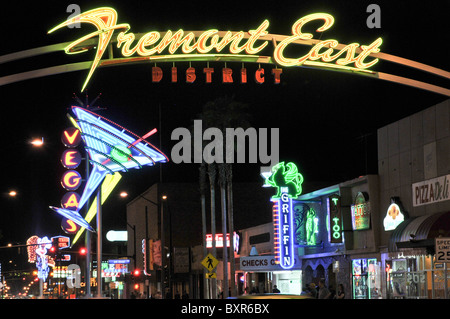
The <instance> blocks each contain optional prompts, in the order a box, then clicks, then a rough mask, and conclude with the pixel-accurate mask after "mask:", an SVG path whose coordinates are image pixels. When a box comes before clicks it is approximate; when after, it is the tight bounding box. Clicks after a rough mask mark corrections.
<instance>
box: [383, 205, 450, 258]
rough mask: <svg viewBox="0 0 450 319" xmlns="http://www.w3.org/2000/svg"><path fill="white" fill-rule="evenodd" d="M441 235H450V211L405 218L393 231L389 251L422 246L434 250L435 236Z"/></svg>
mask: <svg viewBox="0 0 450 319" xmlns="http://www.w3.org/2000/svg"><path fill="white" fill-rule="evenodd" d="M439 236H442V237H450V212H445V213H438V214H433V215H424V216H420V217H416V218H410V219H408V220H405V221H404V222H403V223H401V224H400V225H398V226H397V228H396V229H395V230H394V231H393V232H392V234H391V237H390V239H389V251H391V252H394V251H399V250H400V249H403V248H413V249H414V248H420V247H423V248H428V249H431V250H433V251H434V238H436V237H439ZM430 252H431V251H430Z"/></svg>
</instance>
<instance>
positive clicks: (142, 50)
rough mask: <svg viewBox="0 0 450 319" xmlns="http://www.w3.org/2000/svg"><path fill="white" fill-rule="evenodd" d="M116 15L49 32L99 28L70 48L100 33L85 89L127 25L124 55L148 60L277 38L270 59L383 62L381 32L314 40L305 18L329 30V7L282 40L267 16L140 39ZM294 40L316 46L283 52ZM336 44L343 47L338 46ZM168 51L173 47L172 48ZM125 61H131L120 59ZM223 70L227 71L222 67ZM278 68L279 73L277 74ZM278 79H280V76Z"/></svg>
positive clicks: (252, 46) (91, 16)
mask: <svg viewBox="0 0 450 319" xmlns="http://www.w3.org/2000/svg"><path fill="white" fill-rule="evenodd" d="M117 17H118V15H117V12H116V10H114V9H113V8H108V7H102V8H97V9H93V10H90V11H86V12H84V13H81V14H79V15H77V16H75V17H72V18H71V19H68V20H66V21H65V22H63V23H61V24H59V25H57V26H56V27H54V28H53V29H51V30H50V31H49V32H48V33H52V32H54V31H56V30H58V29H60V28H62V27H65V26H69V25H72V24H78V23H89V24H92V25H94V26H95V27H96V28H97V31H95V32H92V33H89V34H87V35H85V36H83V37H81V38H79V39H78V40H76V41H74V42H72V43H70V44H69V45H68V46H67V47H66V48H65V52H66V53H67V54H75V53H81V52H85V51H86V50H88V49H89V47H87V46H86V45H85V46H83V45H82V43H83V42H85V41H86V40H88V39H91V38H93V37H96V36H98V37H99V39H98V44H97V46H96V54H95V57H94V60H93V62H92V65H91V68H90V70H89V73H88V76H87V78H86V80H85V82H84V84H83V88H82V90H84V88H85V87H86V85H87V84H88V82H89V80H90V78H91V77H92V75H93V73H94V71H95V69H96V68H97V67H98V66H99V65H100V60H101V59H102V56H103V54H104V53H105V51H106V49H107V47H108V45H109V44H110V41H111V39H112V36H113V33H114V30H117V29H122V31H120V33H119V34H118V35H117V37H116V39H115V41H114V42H116V43H117V48H119V49H121V54H122V56H123V57H124V58H128V57H131V56H133V55H138V56H140V58H138V57H136V58H133V59H136V60H138V59H143V58H148V59H149V60H154V61H157V60H158V59H159V58H164V59H170V58H173V59H179V58H180V57H186V58H190V57H195V59H196V60H199V59H201V58H204V59H207V58H211V56H214V55H215V54H218V55H221V56H236V57H242V58H245V57H253V58H259V57H258V54H259V53H261V51H263V50H264V49H265V48H266V47H267V46H268V44H269V43H270V42H272V43H273V45H274V51H273V54H272V57H273V58H272V61H271V62H270V63H272V62H275V63H277V64H279V65H281V66H285V67H291V66H300V65H308V66H316V67H328V68H335V69H345V70H351V71H360V72H367V71H368V70H367V69H368V68H370V67H372V66H373V65H375V64H376V63H377V62H378V58H372V59H369V56H371V54H373V53H378V52H379V51H380V49H379V48H380V46H381V44H382V39H381V38H378V39H376V40H375V41H373V42H372V43H371V44H369V45H359V44H358V43H351V44H349V45H342V44H340V43H339V42H338V41H337V40H333V39H329V40H323V41H322V40H320V41H318V40H313V39H312V38H313V35H312V34H311V33H304V32H303V31H302V28H303V27H304V26H305V25H306V24H308V23H309V22H311V21H315V20H323V24H322V26H321V27H319V28H318V29H317V30H316V31H317V32H323V31H326V30H328V29H329V28H330V27H331V26H332V25H333V24H334V18H333V16H331V15H330V14H327V13H314V14H309V15H307V16H305V17H302V18H300V19H299V20H297V21H296V22H295V23H294V24H293V26H292V35H291V36H281V37H280V36H278V37H277V38H278V39H282V40H281V41H280V42H278V43H277V41H276V40H275V36H274V35H270V34H269V32H268V27H269V21H268V20H264V21H263V22H262V23H261V24H260V25H259V26H258V27H257V28H256V29H254V30H249V31H247V32H244V31H238V32H231V31H226V32H223V31H218V30H217V29H210V30H206V31H202V32H201V33H199V32H185V31H183V30H182V29H180V30H178V31H175V32H174V31H171V30H168V31H166V32H164V33H160V32H158V31H150V32H148V33H145V34H144V35H142V36H141V37H140V38H139V39H137V38H136V35H135V34H134V33H132V32H129V30H130V25H129V24H127V23H122V24H117ZM293 44H304V45H312V48H311V49H310V50H309V51H308V52H307V53H306V54H303V55H301V56H300V57H297V58H291V57H287V56H285V53H284V52H285V50H286V48H287V47H288V46H292V45H293ZM226 48H228V52H229V53H223V52H224V51H225V49H226ZM338 49H339V50H338ZM179 50H181V52H182V54H176V52H178V51H179ZM336 50H338V51H337V52H335V51H336ZM164 52H168V54H165V53H164ZM125 60H126V59H125ZM125 62H127V61H119V62H117V63H125ZM260 69H261V68H260ZM194 70H195V69H194ZM194 70H193V69H190V68H189V69H188V70H187V71H186V76H187V79H186V80H187V82H193V81H194V80H195V73H194V72H193V71H194ZM261 70H262V71H259V73H257V74H255V80H256V81H257V82H259V83H260V82H261V81H262V80H263V72H264V71H263V69H261ZM275 70H277V69H275ZM172 72H173V70H172ZM208 72H209V71H208V70H207V71H206V72H205V73H206V76H207V79H208V77H210V72H209V73H208ZM223 72H228V71H227V70H223ZM279 74H280V73H277V74H275V75H279ZM174 76H175V77H176V74H175V75H173V74H172V79H173V78H174ZM154 77H155V78H156V79H158V78H160V75H158V74H155V75H154ZM242 78H244V77H242ZM223 79H229V76H228V75H227V74H225V73H224V74H223ZM245 80H246V75H245ZM278 80H279V79H278ZM278 80H277V79H276V80H275V81H278ZM156 82H157V81H156ZM225 82H226V81H225Z"/></svg>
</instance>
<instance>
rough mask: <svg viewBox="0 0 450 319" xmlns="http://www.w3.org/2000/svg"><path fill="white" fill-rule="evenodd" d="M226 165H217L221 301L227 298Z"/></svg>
mask: <svg viewBox="0 0 450 319" xmlns="http://www.w3.org/2000/svg"><path fill="white" fill-rule="evenodd" d="M225 165H226V164H223V163H222V164H219V185H220V203H221V207H222V234H223V257H222V259H223V284H222V289H223V290H222V293H223V299H226V298H228V249H227V198H226V188H225V186H226V168H225ZM230 237H231V236H230Z"/></svg>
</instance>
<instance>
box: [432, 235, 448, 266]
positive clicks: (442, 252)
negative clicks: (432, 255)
mask: <svg viewBox="0 0 450 319" xmlns="http://www.w3.org/2000/svg"><path fill="white" fill-rule="evenodd" d="M435 251H436V262H437V263H450V238H436V239H435Z"/></svg>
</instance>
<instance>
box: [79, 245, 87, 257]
mask: <svg viewBox="0 0 450 319" xmlns="http://www.w3.org/2000/svg"><path fill="white" fill-rule="evenodd" d="M86 254H87V249H86V247H81V248H80V255H81V256H86Z"/></svg>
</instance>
